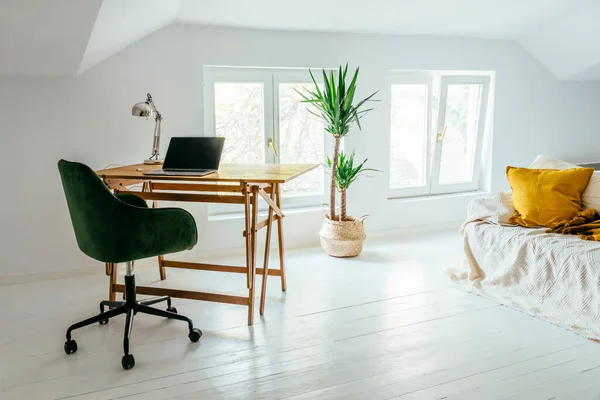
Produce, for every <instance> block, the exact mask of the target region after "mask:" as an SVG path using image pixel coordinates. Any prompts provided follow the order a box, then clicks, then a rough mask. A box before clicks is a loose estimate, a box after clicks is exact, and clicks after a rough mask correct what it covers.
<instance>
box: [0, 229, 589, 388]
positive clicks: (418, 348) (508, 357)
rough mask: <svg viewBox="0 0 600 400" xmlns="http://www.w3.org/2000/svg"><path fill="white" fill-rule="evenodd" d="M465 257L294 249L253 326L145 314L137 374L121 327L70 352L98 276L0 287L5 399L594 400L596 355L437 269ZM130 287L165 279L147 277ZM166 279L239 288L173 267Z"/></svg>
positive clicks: (191, 312)
mask: <svg viewBox="0 0 600 400" xmlns="http://www.w3.org/2000/svg"><path fill="white" fill-rule="evenodd" d="M461 248H462V246H461V240H460V238H459V237H458V236H457V235H456V234H455V233H448V232H446V233H438V234H427V235H424V234H423V235H418V237H416V238H412V239H411V238H408V237H401V238H398V239H395V240H391V239H390V240H386V241H371V242H368V243H367V246H366V248H365V251H364V253H363V254H362V255H361V257H360V258H357V259H352V260H339V259H333V258H329V257H327V256H325V255H323V254H322V253H321V251H320V249H309V250H302V251H300V250H298V251H290V252H289V253H288V279H289V281H288V292H287V293H285V294H284V293H282V292H281V291H280V286H279V282H278V280H277V278H275V277H271V278H269V293H268V302H267V310H266V315H265V317H264V318H262V319H261V318H259V317H258V315H257V318H256V324H255V325H254V327H252V328H248V327H247V326H246V311H245V308H243V307H239V306H228V305H221V304H213V303H202V302H194V301H187V300H181V299H175V301H174V302H175V305H176V306H177V308H178V310H179V312H180V313H182V314H186V315H188V316H190V317H192V318H193V320H194V322H195V323H196V325H197V326H198V327H200V328H201V329H202V330H203V331H204V336H203V337H202V339H200V342H199V343H197V344H192V343H190V342H189V340H188V338H187V327H186V325H185V324H184V323H180V322H178V321H164V320H161V319H156V318H153V317H149V316H144V315H138V316H136V319H135V327H134V329H133V337H132V341H133V343H132V344H133V347H132V350H131V352H132V353H133V354H134V355H135V358H136V366H135V368H134V369H132V370H130V371H123V370H122V369H121V365H120V359H121V355H122V350H121V342H122V333H123V332H122V329H123V322H124V318H123V317H121V318H117V319H113V320H111V322H110V323H109V324H108V325H106V326H99V325H94V326H91V327H88V328H84V329H82V330H80V331H76V332H75V334H74V338H75V339H76V340H77V342H78V344H79V351H78V352H77V353H76V354H73V355H71V356H67V355H65V354H64V352H63V349H62V347H63V343H64V331H65V329H66V328H67V326H68V325H69V324H70V323H72V322H74V321H77V320H80V319H83V318H86V317H88V316H91V315H92V314H94V313H96V312H97V303H98V301H100V300H101V299H102V298H104V297H105V294H106V291H107V279H106V277H105V276H103V275H98V276H90V277H81V278H73V279H65V280H55V281H48V282H42V283H35V284H26V285H15V286H5V287H0V304H1V305H2V306H1V307H0V399H2V400H7V399H28V400H29V399H32V400H42V399H64V398H68V399H102V400H105V399H178V400H184V399H185V400H192V399H284V398H285V399H288V398H290V399H368V400H385V399H396V400H398V399H403V400H416V399H444V400H450V399H461V400H467V399H477V400H481V399H500V398H502V399H514V400H517V399H523V400H534V399H577V400H585V399H600V368H599V366H600V344H598V343H595V342H591V341H588V340H586V339H584V338H582V337H579V336H577V335H575V334H572V333H570V332H567V331H564V330H562V329H560V328H557V327H555V326H553V325H550V324H548V323H545V322H542V321H540V320H537V319H534V318H531V317H528V316H526V315H524V314H521V313H519V312H516V311H512V310H509V309H507V308H505V307H502V306H498V305H496V304H494V303H492V302H491V301H488V300H485V299H483V298H480V297H477V296H475V295H471V294H467V293H464V292H462V291H460V290H458V289H456V288H453V287H450V286H449V285H448V284H447V283H446V280H445V278H444V276H443V275H442V269H443V268H445V267H447V266H450V265H454V264H456V263H459V262H460V261H461V258H462V256H461ZM234 261H235V260H234ZM101 268H102V267H100V266H99V269H101ZM137 277H138V283H148V282H154V283H155V284H159V283H158V272H157V271H156V270H155V269H154V268H152V269H145V268H138V271H137ZM165 282H166V283H167V284H169V285H170V286H183V287H201V288H203V289H221V291H229V290H236V289H237V290H238V292H239V293H240V294H243V293H244V290H243V288H244V287H245V285H244V278H243V276H242V275H240V276H233V275H232V276H230V275H227V276H225V275H223V274H218V273H199V272H193V271H179V270H168V279H167V281H165ZM240 289H241V290H240ZM257 314H258V313H257Z"/></svg>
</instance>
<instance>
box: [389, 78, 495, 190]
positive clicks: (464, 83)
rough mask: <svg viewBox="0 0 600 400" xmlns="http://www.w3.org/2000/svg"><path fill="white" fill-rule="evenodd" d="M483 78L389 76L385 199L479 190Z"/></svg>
mask: <svg viewBox="0 0 600 400" xmlns="http://www.w3.org/2000/svg"><path fill="white" fill-rule="evenodd" d="M489 86H490V76H489V75H447V74H436V73H426V72H422V73H421V72H419V73H417V72H415V73H394V74H392V77H391V82H390V100H391V101H390V181H389V186H390V194H391V197H404V196H423V195H429V194H441V193H457V192H465V191H475V190H478V189H479V172H480V163H481V162H480V160H481V149H482V145H483V133H484V129H485V120H486V111H487V102H488V95H489Z"/></svg>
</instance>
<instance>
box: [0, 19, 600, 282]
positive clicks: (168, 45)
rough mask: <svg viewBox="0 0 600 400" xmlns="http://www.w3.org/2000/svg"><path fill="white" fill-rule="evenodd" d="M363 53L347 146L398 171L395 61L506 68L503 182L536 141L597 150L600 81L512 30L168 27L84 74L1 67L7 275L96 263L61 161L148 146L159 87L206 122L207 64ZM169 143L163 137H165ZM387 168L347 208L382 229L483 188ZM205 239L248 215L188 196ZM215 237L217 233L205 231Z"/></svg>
mask: <svg viewBox="0 0 600 400" xmlns="http://www.w3.org/2000/svg"><path fill="white" fill-rule="evenodd" d="M345 62H349V63H350V65H351V66H357V65H360V67H361V71H362V74H361V78H360V82H359V86H360V88H359V90H360V93H359V94H358V95H359V96H360V95H366V94H368V93H370V92H372V91H374V90H380V91H381V92H380V94H379V95H378V97H379V99H381V100H382V101H381V102H380V103H379V104H378V105H377V109H376V110H375V111H374V112H372V113H371V114H370V115H368V116H367V117H366V118H365V120H364V123H363V131H362V132H354V133H353V134H352V135H351V136H350V137H349V138H348V140H347V143H346V145H347V147H348V148H352V147H356V150H357V153H358V154H359V155H360V156H361V157H362V156H365V157H369V161H370V163H371V166H372V167H375V168H379V169H382V170H387V169H388V167H387V163H388V128H387V127H388V122H387V115H388V111H387V109H388V107H389V102H388V101H387V97H388V91H387V79H388V71H389V70H390V69H432V70H452V69H457V70H489V71H495V72H496V98H495V122H494V136H493V146H492V151H491V156H492V160H491V164H490V166H491V170H490V175H489V178H490V179H489V182H490V185H491V188H492V189H493V190H499V189H505V188H507V184H506V182H505V178H504V169H505V167H506V165H508V164H511V165H527V164H529V163H530V162H531V160H533V158H534V156H535V155H536V154H538V153H546V154H549V155H554V156H557V157H563V158H566V159H569V160H574V161H577V160H598V159H600V157H599V156H598V155H597V151H596V148H597V146H596V137H597V136H596V127H597V126H598V123H599V122H600V116H599V114H600V113H599V112H598V110H600V95H599V93H600V90H599V89H600V84H574V83H560V82H559V81H557V80H556V78H554V76H553V75H552V74H550V73H549V72H548V71H547V70H545V69H544V68H543V67H542V66H541V65H540V64H539V63H538V62H537V61H536V60H534V59H533V58H532V57H531V56H530V55H528V54H527V53H526V52H525V51H524V50H523V49H522V48H521V47H520V46H519V45H517V44H515V43H513V42H507V41H489V40H471V39H448V38H430V37H393V36H377V35H342V34H320V33H298V32H295V33H293V32H268V31H251V30H235V29H219V28H201V27H195V26H185V25H179V26H171V27H167V28H165V29H163V30H161V31H159V32H157V33H155V34H153V35H152V36H150V37H148V38H145V39H143V40H142V41H141V42H138V43H136V44H134V45H133V46H132V47H129V48H127V49H126V50H124V51H123V52H121V53H119V54H117V55H116V56H114V57H112V58H110V59H108V60H107V61H105V62H103V63H101V64H99V65H97V66H96V67H94V68H92V69H90V70H88V71H86V72H85V73H83V74H82V75H80V76H79V77H77V78H64V79H63V78H51V79H50V78H49V79H42V78H40V79H25V78H23V79H0V113H1V115H0V116H1V117H2V119H1V122H2V125H0V130H1V132H2V133H1V136H0V148H1V149H2V150H3V151H2V158H0V167H1V168H2V169H1V170H2V171H3V172H4V173H3V179H4V186H3V189H2V192H1V193H2V194H1V195H0V196H1V200H2V207H0V222H1V223H2V237H1V240H0V251H1V253H2V263H1V264H0V276H7V275H12V274H23V273H35V272H47V271H51V270H57V269H69V268H82V267H89V266H94V265H96V264H95V263H94V262H93V261H91V260H89V259H87V258H86V257H85V256H83V255H81V254H80V252H79V250H78V249H77V247H76V244H75V240H74V236H73V233H72V230H71V226H70V221H69V218H68V213H67V209H66V205H65V201H64V196H63V193H62V189H61V187H60V182H59V177H58V172H57V170H56V162H57V161H58V160H59V159H60V158H66V159H71V160H80V161H83V162H86V163H88V164H89V165H91V166H92V167H93V168H103V167H105V166H106V165H108V164H129V163H134V162H138V161H140V160H142V159H143V158H145V157H147V156H148V153H149V150H150V145H151V133H152V129H153V122H152V121H145V120H144V119H140V118H133V117H131V115H130V109H131V106H132V104H133V103H135V102H138V101H141V100H142V99H144V97H145V94H146V92H151V93H152V95H153V97H154V99H155V101H156V104H157V106H158V107H159V109H160V110H161V112H162V113H163V115H164V117H165V120H164V122H163V133H164V135H165V139H164V141H163V148H166V144H167V143H168V138H169V136H171V135H189V134H202V133H203V132H202V127H203V126H204V124H203V102H202V77H201V73H202V66H203V65H205V64H208V65H240V66H270V67H315V68H318V67H335V66H337V65H339V64H343V63H345ZM163 152H164V149H163ZM387 181H388V177H387V174H386V173H382V174H379V175H377V176H375V177H374V178H372V179H364V180H362V181H360V182H358V183H357V184H356V186H355V187H354V188H353V190H352V191H351V193H350V195H349V211H350V212H351V213H352V214H354V215H362V214H366V213H370V214H371V215H372V217H371V218H370V219H368V220H367V229H368V230H369V231H371V232H373V231H381V230H393V229H400V228H406V227H414V226H423V225H432V224H442V223H448V222H458V221H460V220H461V219H462V218H463V217H464V214H465V207H466V203H467V202H468V200H469V199H470V198H471V197H472V196H458V197H450V198H443V197H442V198H431V199H427V200H414V199H407V200H393V201H389V200H387V197H386V188H387ZM190 209H191V211H192V212H193V213H194V214H195V216H196V219H197V222H198V225H199V229H200V231H201V236H202V237H204V240H203V241H202V242H201V243H200V244H199V245H198V246H197V247H196V251H198V252H203V251H210V252H215V251H220V250H223V249H228V248H238V247H240V246H241V245H242V238H241V231H242V224H241V221H240V220H227V221H210V222H209V221H208V219H207V213H206V206H205V205H194V206H193V207H191V206H190ZM321 219H322V213H321V212H317V211H313V212H308V213H289V215H288V217H287V218H286V234H287V240H288V245H289V246H290V247H295V246H299V245H304V244H308V243H317V240H318V237H317V234H316V232H317V231H318V229H319V225H320V221H321ZM204 235H206V236H204Z"/></svg>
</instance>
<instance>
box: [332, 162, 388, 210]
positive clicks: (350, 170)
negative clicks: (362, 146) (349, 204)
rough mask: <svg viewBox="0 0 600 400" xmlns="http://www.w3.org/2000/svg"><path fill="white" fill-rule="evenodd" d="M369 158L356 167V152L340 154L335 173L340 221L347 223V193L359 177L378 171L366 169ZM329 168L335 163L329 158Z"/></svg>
mask: <svg viewBox="0 0 600 400" xmlns="http://www.w3.org/2000/svg"><path fill="white" fill-rule="evenodd" d="M367 160H368V159H367V158H365V160H364V161H363V162H361V163H360V164H358V165H357V166H354V150H353V151H352V153H351V154H350V155H346V154H345V153H344V152H343V151H341V152H340V154H339V160H338V165H337V168H336V171H335V187H336V189H337V190H338V191H339V192H340V203H341V207H340V221H346V219H347V215H346V191H347V190H348V188H350V185H352V184H353V183H354V181H355V180H356V179H358V177H359V176H360V175H361V174H362V173H364V172H367V171H377V170H376V169H373V168H365V164H366V162H367ZM327 167H328V168H330V169H331V168H332V167H333V161H332V160H331V159H330V158H329V157H327ZM332 175H333V174H332Z"/></svg>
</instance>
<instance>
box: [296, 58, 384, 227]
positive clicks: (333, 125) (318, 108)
mask: <svg viewBox="0 0 600 400" xmlns="http://www.w3.org/2000/svg"><path fill="white" fill-rule="evenodd" d="M359 69H360V68H356V71H355V72H354V76H353V77H352V80H351V81H350V83H349V84H347V83H346V76H347V73H348V64H346V66H345V67H344V68H342V66H341V65H340V68H339V70H338V71H337V74H336V73H335V72H334V71H330V72H329V74H328V73H327V72H326V71H325V70H323V90H321V88H320V87H319V83H318V82H317V80H316V79H315V77H314V75H313V73H312V71H311V70H308V71H309V73H310V77H311V78H312V81H313V83H314V85H315V90H309V89H306V88H304V92H301V91H297V92H298V93H299V94H300V95H301V96H302V98H303V101H304V102H305V103H310V104H311V105H312V106H313V109H309V111H310V112H311V113H312V114H314V115H316V116H317V117H319V118H322V119H323V121H324V122H325V130H326V131H327V132H329V133H330V134H332V135H333V156H332V158H331V160H330V161H331V167H330V168H331V186H330V190H329V218H330V219H332V220H335V219H336V215H335V189H336V174H337V168H338V162H339V152H340V141H341V139H342V138H343V137H344V136H346V135H348V133H349V132H350V129H351V128H352V126H353V125H354V123H356V125H357V126H358V129H362V128H361V126H360V119H361V118H362V117H363V116H364V115H365V114H366V113H368V112H369V111H371V110H372V108H368V109H362V107H363V106H364V105H365V103H366V102H367V101H369V100H371V99H372V97H373V96H375V94H377V92H375V93H373V94H372V95H370V96H368V97H366V98H365V99H363V100H360V101H358V102H357V103H356V104H353V103H354V93H355V92H356V80H357V79H358V72H359ZM336 75H337V79H336Z"/></svg>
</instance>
